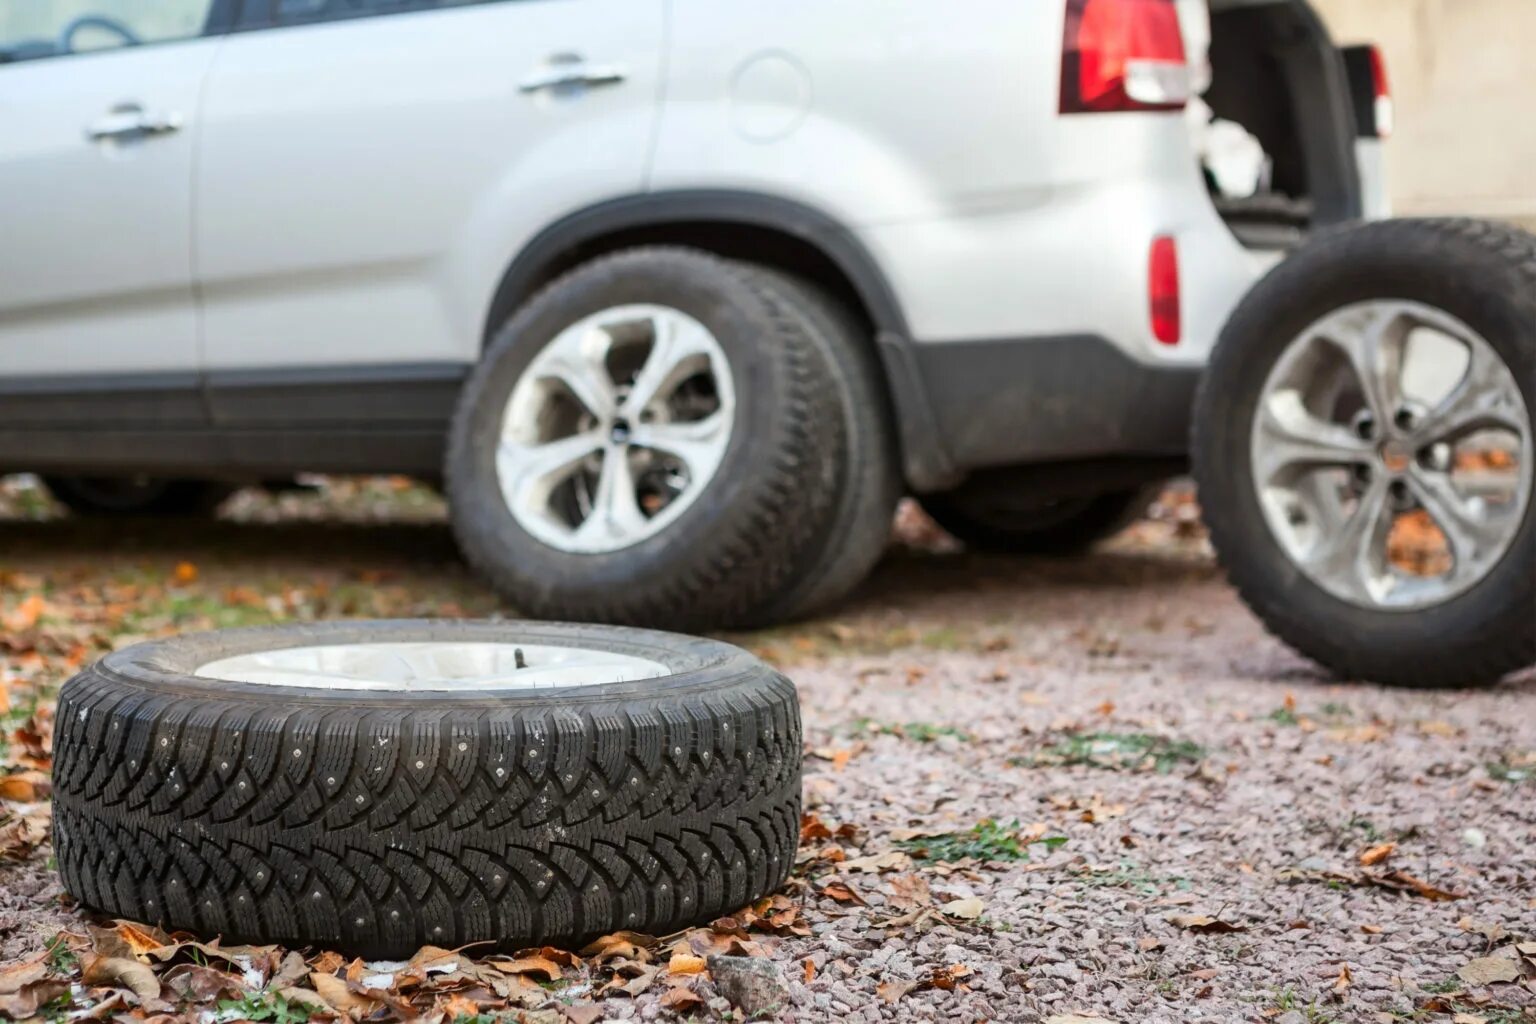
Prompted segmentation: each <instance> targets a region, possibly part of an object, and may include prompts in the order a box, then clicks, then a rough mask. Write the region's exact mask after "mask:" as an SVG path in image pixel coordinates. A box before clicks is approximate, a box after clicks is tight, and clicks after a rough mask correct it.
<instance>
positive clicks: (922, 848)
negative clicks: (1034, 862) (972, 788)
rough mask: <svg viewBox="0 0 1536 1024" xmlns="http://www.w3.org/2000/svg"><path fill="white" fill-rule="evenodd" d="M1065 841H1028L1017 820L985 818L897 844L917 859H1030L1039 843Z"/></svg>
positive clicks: (1049, 845)
mask: <svg viewBox="0 0 1536 1024" xmlns="http://www.w3.org/2000/svg"><path fill="white" fill-rule="evenodd" d="M1066 841H1067V837H1066V836H1045V837H1043V838H1040V839H1036V840H1035V841H1034V842H1028V841H1025V840H1024V839H1022V838H1021V837H1020V835H1019V823H1018V822H1017V821H1013V822H1009V823H1008V824H1007V825H1002V824H999V823H998V822H996V821H994V820H992V819H991V818H987V819H984V820H982V821H979V822H977V823H976V825H975V826H974V827H972V828H970V829H968V830H966V831H964V832H946V833H944V834H943V835H937V836H924V837H922V838H920V839H906V840H902V841H900V842H898V843H897V844H896V846H897V847H898V848H900V849H903V850H905V851H907V852H908V853H909V854H911V855H912V856H913V857H915V858H917V859H919V860H937V861H959V860H983V861H986V860H997V861H1019V860H1029V848H1030V847H1031V846H1035V845H1039V846H1044V847H1047V848H1048V849H1054V848H1056V847H1058V846H1060V845H1061V844H1063V843H1065V842H1066Z"/></svg>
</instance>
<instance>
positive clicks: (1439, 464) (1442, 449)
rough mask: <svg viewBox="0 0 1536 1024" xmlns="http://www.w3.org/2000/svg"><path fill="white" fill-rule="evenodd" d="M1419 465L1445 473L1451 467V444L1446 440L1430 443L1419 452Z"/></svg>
mask: <svg viewBox="0 0 1536 1024" xmlns="http://www.w3.org/2000/svg"><path fill="white" fill-rule="evenodd" d="M1419 465H1420V466H1423V467H1424V468H1425V469H1429V470H1434V471H1435V472H1437V473H1443V472H1445V471H1446V470H1448V469H1450V468H1451V446H1450V445H1448V444H1446V443H1445V442H1444V441H1440V442H1438V443H1436V444H1432V445H1430V446H1429V447H1428V448H1425V449H1423V450H1421V451H1420V452H1419Z"/></svg>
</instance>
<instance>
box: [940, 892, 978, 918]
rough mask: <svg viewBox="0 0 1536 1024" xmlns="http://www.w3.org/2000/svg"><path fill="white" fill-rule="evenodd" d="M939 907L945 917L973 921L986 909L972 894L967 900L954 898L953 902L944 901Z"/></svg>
mask: <svg viewBox="0 0 1536 1024" xmlns="http://www.w3.org/2000/svg"><path fill="white" fill-rule="evenodd" d="M939 909H940V911H941V912H942V913H943V914H944V916H945V917H952V918H955V919H957V920H960V921H975V920H977V919H978V918H980V917H981V915H982V914H984V913H986V911H987V908H986V905H985V904H984V903H982V902H981V900H979V899H976V898H975V897H974V896H973V897H971V898H970V899H968V900H955V901H954V902H953V903H946V904H944V906H942V907H940V908H939Z"/></svg>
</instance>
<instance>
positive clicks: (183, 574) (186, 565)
mask: <svg viewBox="0 0 1536 1024" xmlns="http://www.w3.org/2000/svg"><path fill="white" fill-rule="evenodd" d="M174 575H175V578H176V582H177V583H196V582H197V566H195V565H193V564H192V563H191V562H177V563H176V572H175V574H174Z"/></svg>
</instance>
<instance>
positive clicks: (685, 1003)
mask: <svg viewBox="0 0 1536 1024" xmlns="http://www.w3.org/2000/svg"><path fill="white" fill-rule="evenodd" d="M657 1005H659V1006H660V1007H661V1008H662V1009H663V1010H671V1011H673V1012H674V1013H686V1012H687V1011H689V1010H692V1009H696V1008H697V1007H700V1006H703V1005H704V997H703V996H701V995H699V994H698V993H697V992H695V991H694V990H693V989H691V988H685V987H682V986H679V987H677V988H671V989H668V990H667V991H666V992H665V993H663V994H662V997H661V999H659V1000H657ZM599 1009H601V1008H599ZM601 1015H602V1014H601V1013H599V1015H598V1016H601Z"/></svg>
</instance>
